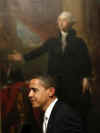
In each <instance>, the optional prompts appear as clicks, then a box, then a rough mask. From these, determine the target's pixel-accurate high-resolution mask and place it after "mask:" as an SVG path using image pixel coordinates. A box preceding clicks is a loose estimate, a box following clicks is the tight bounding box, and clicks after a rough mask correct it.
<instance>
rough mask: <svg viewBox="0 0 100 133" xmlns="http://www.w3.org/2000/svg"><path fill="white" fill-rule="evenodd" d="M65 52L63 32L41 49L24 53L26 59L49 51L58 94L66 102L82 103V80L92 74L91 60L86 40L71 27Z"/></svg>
mask: <svg viewBox="0 0 100 133" xmlns="http://www.w3.org/2000/svg"><path fill="white" fill-rule="evenodd" d="M66 43H67V45H66V48H65V51H64V53H63V52H62V49H61V45H62V44H61V34H60V33H59V35H58V37H57V38H51V39H49V40H47V41H46V42H45V43H44V44H43V45H42V46H41V47H40V48H39V49H36V50H33V51H31V52H30V53H28V54H26V55H24V59H25V60H30V59H34V58H36V57H38V56H40V55H41V54H43V53H45V52H48V74H50V75H52V76H54V77H56V79H57V95H58V97H59V98H61V99H63V100H64V101H65V102H66V101H68V102H69V103H71V104H73V105H74V104H75V105H76V104H78V105H80V95H81V82H82V79H83V78H84V77H88V76H90V75H91V61H90V57H89V54H88V49H87V46H86V44H85V42H84V41H83V40H82V39H81V38H79V37H77V35H76V32H75V30H73V29H70V30H69V31H68V36H67V38H66Z"/></svg>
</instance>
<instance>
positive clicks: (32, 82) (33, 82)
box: [29, 78, 40, 87]
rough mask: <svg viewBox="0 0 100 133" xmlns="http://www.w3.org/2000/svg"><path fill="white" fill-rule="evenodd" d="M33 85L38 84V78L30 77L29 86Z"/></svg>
mask: <svg viewBox="0 0 100 133" xmlns="http://www.w3.org/2000/svg"><path fill="white" fill-rule="evenodd" d="M33 85H40V80H39V79H37V78H34V79H31V80H30V82H29V87H30V86H33Z"/></svg>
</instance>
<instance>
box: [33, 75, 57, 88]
mask: <svg viewBox="0 0 100 133" xmlns="http://www.w3.org/2000/svg"><path fill="white" fill-rule="evenodd" d="M32 79H39V80H40V81H41V84H42V85H43V86H44V87H45V88H50V87H54V88H56V81H55V79H54V78H53V77H51V76H50V75H48V74H42V75H39V74H35V75H33V76H32V78H31V80H32Z"/></svg>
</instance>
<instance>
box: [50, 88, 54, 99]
mask: <svg viewBox="0 0 100 133" xmlns="http://www.w3.org/2000/svg"><path fill="white" fill-rule="evenodd" d="M54 95H55V88H54V87H50V88H49V97H52V96H54Z"/></svg>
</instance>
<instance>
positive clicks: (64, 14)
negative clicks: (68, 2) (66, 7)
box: [58, 11, 76, 25]
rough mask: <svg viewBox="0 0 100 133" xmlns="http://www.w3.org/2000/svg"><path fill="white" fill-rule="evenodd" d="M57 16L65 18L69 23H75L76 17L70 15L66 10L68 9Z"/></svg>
mask: <svg viewBox="0 0 100 133" xmlns="http://www.w3.org/2000/svg"><path fill="white" fill-rule="evenodd" d="M58 18H61V19H67V21H68V22H69V23H70V24H72V25H73V24H75V23H76V18H75V17H74V16H73V15H72V13H71V12H68V11H63V12H62V13H61V14H60V15H59V16H58Z"/></svg>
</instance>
